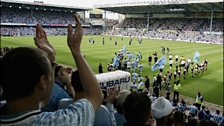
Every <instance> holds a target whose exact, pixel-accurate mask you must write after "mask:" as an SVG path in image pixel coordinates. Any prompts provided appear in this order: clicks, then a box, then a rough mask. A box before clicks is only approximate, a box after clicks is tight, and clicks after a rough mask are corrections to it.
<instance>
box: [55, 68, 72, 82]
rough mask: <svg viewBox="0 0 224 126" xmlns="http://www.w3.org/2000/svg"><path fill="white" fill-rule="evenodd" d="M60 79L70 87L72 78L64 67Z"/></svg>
mask: <svg viewBox="0 0 224 126" xmlns="http://www.w3.org/2000/svg"><path fill="white" fill-rule="evenodd" d="M58 77H59V79H60V81H61V82H62V83H63V84H65V86H66V85H69V84H70V82H71V81H70V80H71V79H70V76H69V73H68V72H67V69H66V68H64V67H62V68H61V69H60V70H59V72H58Z"/></svg>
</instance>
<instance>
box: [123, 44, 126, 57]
mask: <svg viewBox="0 0 224 126" xmlns="http://www.w3.org/2000/svg"><path fill="white" fill-rule="evenodd" d="M122 51H123V54H124V55H126V45H123V49H122Z"/></svg>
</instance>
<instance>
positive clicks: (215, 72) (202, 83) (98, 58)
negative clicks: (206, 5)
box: [1, 36, 223, 106]
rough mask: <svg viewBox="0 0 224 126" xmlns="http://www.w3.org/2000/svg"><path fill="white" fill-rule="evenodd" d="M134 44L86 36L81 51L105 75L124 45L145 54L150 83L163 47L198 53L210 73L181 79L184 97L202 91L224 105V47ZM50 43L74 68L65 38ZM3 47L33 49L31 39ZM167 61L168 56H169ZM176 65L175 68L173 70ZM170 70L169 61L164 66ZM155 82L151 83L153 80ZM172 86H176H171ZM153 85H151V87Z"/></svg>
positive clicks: (54, 38) (7, 41) (190, 54)
mask: <svg viewBox="0 0 224 126" xmlns="http://www.w3.org/2000/svg"><path fill="white" fill-rule="evenodd" d="M90 37H92V38H93V39H94V40H95V44H90V43H88V39H89V38H90ZM114 40H117V41H118V45H117V46H115V45H114ZM133 40H134V42H133V44H132V45H128V41H129V38H125V37H124V40H123V41H121V38H120V37H112V41H110V40H109V37H105V45H102V36H84V37H83V42H82V52H83V53H84V54H85V57H86V60H87V61H88V63H89V64H90V66H91V67H92V69H93V70H94V71H95V72H96V73H97V72H98V64H99V63H100V62H101V63H102V64H103V69H104V72H107V64H108V63H110V62H111V61H112V58H113V57H114V53H115V52H118V50H120V49H122V47H123V45H124V44H125V45H126V47H127V50H129V51H130V52H134V53H135V54H137V53H138V52H139V51H140V52H141V54H142V55H143V59H142V60H141V63H142V64H143V65H144V70H143V77H145V75H148V76H149V77H150V80H152V76H153V75H154V74H155V73H158V70H157V71H155V72H152V71H151V68H150V67H149V66H148V63H147V60H148V56H149V54H152V53H153V52H155V51H156V52H157V54H158V57H159V58H160V57H161V56H162V53H161V46H164V47H169V48H170V53H172V54H173V56H175V55H176V54H178V55H179V57H181V56H184V57H185V58H188V57H191V58H193V55H194V52H195V51H199V53H200V55H201V56H200V60H201V61H202V60H204V59H205V58H207V59H208V70H207V71H205V72H204V74H200V75H198V76H196V77H194V78H192V77H191V75H190V74H189V75H188V76H187V79H185V80H184V79H183V78H181V84H182V88H181V91H180V94H181V95H185V96H189V97H193V98H194V97H195V96H196V94H197V92H198V91H200V92H201V93H202V95H203V96H204V99H205V101H207V102H212V103H215V104H219V105H222V106H223V45H214V44H200V43H187V42H176V41H165V40H150V39H143V42H142V44H141V45H139V44H138V42H137V38H134V39H133ZM49 41H50V42H51V43H52V44H53V45H54V47H55V48H56V53H57V62H58V63H61V64H66V65H70V66H73V67H75V65H74V61H73V59H72V56H71V54H70V51H69V49H68V47H67V43H66V36H50V37H49ZM1 46H2V47H5V46H8V47H19V46H34V42H33V38H32V37H1ZM167 59H168V56H167ZM174 67H175V66H173V68H174ZM165 69H168V60H167V64H166V66H165ZM151 83H152V81H151ZM172 84H173V83H172ZM151 85H152V84H150V86H151Z"/></svg>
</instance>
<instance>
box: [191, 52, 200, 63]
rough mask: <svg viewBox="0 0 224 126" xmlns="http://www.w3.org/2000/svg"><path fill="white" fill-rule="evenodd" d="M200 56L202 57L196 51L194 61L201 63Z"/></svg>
mask: <svg viewBox="0 0 224 126" xmlns="http://www.w3.org/2000/svg"><path fill="white" fill-rule="evenodd" d="M199 56H200V54H199V52H198V51H196V52H195V53H194V58H193V61H194V62H196V63H197V62H198V61H199Z"/></svg>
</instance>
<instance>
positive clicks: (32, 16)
mask: <svg viewBox="0 0 224 126" xmlns="http://www.w3.org/2000/svg"><path fill="white" fill-rule="evenodd" d="M72 15H73V13H70V12H64V11H50V10H47V11H45V10H33V9H25V8H23V9H19V8H2V10H1V23H22V24H36V23H37V22H38V23H41V24H66V25H67V24H68V23H69V22H74V20H73V18H72Z"/></svg>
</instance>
